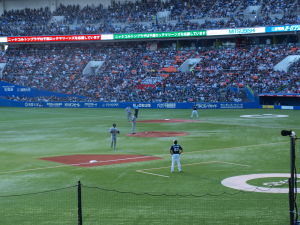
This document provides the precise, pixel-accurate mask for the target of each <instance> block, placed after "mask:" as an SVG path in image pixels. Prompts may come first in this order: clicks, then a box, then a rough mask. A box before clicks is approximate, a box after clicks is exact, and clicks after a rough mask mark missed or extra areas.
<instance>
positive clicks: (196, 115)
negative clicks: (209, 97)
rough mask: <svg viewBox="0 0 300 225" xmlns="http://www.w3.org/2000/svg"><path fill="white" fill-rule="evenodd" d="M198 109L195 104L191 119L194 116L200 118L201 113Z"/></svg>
mask: <svg viewBox="0 0 300 225" xmlns="http://www.w3.org/2000/svg"><path fill="white" fill-rule="evenodd" d="M197 109H198V108H197V105H194V106H193V111H192V114H191V119H193V118H194V117H196V119H197V120H198V119H199V115H198V111H197Z"/></svg>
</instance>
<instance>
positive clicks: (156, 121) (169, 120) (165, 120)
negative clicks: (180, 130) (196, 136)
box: [136, 119, 199, 123]
mask: <svg viewBox="0 0 300 225" xmlns="http://www.w3.org/2000/svg"><path fill="white" fill-rule="evenodd" d="M136 122H137V123H195V122H199V120H181V119H162V120H139V121H136Z"/></svg>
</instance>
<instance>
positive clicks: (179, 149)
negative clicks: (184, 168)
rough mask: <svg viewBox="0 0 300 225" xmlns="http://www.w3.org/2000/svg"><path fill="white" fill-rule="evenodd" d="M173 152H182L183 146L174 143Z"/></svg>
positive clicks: (171, 150) (171, 149)
mask: <svg viewBox="0 0 300 225" xmlns="http://www.w3.org/2000/svg"><path fill="white" fill-rule="evenodd" d="M170 152H171V154H172V155H173V154H180V153H181V152H182V147H181V146H180V145H178V144H174V145H172V146H171V148H170Z"/></svg>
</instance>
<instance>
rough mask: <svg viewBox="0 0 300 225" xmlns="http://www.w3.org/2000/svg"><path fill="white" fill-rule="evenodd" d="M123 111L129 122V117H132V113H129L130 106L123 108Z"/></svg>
mask: <svg viewBox="0 0 300 225" xmlns="http://www.w3.org/2000/svg"><path fill="white" fill-rule="evenodd" d="M125 111H126V112H127V120H128V121H130V120H131V116H132V112H131V108H130V106H127V107H126V108H125Z"/></svg>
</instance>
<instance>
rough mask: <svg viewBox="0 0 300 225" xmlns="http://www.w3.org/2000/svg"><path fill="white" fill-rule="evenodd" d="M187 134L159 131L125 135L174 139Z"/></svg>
mask: <svg viewBox="0 0 300 225" xmlns="http://www.w3.org/2000/svg"><path fill="white" fill-rule="evenodd" d="M188 134H189V133H187V132H161V131H144V132H139V133H135V134H127V136H130V137H175V136H186V135H188Z"/></svg>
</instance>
